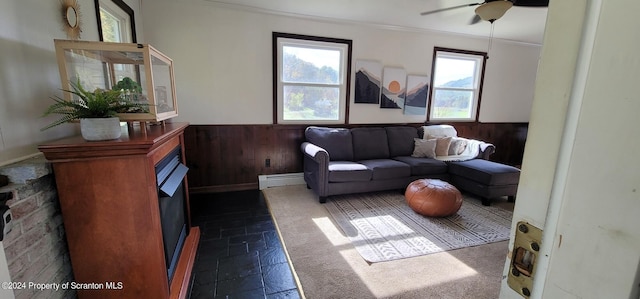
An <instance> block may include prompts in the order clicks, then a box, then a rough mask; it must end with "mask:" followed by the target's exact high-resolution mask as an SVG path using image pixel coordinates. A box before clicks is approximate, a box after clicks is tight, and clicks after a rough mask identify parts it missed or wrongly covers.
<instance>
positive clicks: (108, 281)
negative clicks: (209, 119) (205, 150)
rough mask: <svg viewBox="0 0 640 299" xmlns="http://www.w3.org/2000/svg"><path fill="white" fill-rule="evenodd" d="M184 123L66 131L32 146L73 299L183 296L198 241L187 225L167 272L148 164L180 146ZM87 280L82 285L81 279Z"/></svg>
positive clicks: (197, 233)
mask: <svg viewBox="0 0 640 299" xmlns="http://www.w3.org/2000/svg"><path fill="white" fill-rule="evenodd" d="M187 126H188V124H187V123H167V124H164V125H158V126H148V127H147V128H146V129H144V128H143V129H144V130H141V129H140V128H139V127H133V128H129V129H128V130H126V128H124V130H125V132H123V135H122V137H121V138H119V139H116V140H112V141H99V142H88V141H85V140H83V139H82V138H81V137H79V136H78V137H71V138H66V139H62V140H58V141H54V142H51V143H47V144H43V145H40V146H39V149H40V151H42V152H43V153H44V155H45V157H46V158H47V159H48V160H49V161H51V162H52V164H53V170H54V174H55V179H56V185H57V188H58V196H59V200H60V207H61V210H62V217H63V222H64V227H65V234H66V238H67V242H68V245H69V254H70V257H71V265H72V268H73V274H74V281H73V282H74V283H76V286H77V287H81V286H82V287H83V286H91V287H93V288H94V289H90V290H82V289H78V291H77V293H78V297H79V298H186V297H187V296H188V289H189V283H190V280H191V279H190V278H191V271H192V269H193V263H194V261H195V255H196V250H197V248H198V242H199V239H200V230H199V228H198V227H192V226H191V213H190V209H189V192H187V191H186V190H188V189H187V188H188V184H187V179H186V177H185V179H184V182H183V183H184V186H185V202H186V216H187V217H186V222H187V230H188V233H189V234H188V236H187V239H186V240H185V244H184V246H183V248H182V251H181V254H180V257H179V260H178V265H177V267H176V272H175V274H174V276H173V278H172V279H171V280H169V278H168V275H167V267H166V263H165V257H164V247H163V239H162V238H163V237H162V229H161V222H160V215H159V214H160V208H159V202H158V190H157V182H156V175H155V165H156V164H157V163H158V162H159V161H160V160H162V158H164V157H165V156H166V155H168V154H169V153H170V152H171V151H172V150H174V149H175V148H177V147H179V148H180V150H181V151H182V163H185V161H184V159H185V158H184V157H185V155H184V130H185V128H186V127H187ZM83 284H86V285H83Z"/></svg>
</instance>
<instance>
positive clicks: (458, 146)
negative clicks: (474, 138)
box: [449, 137, 467, 156]
mask: <svg viewBox="0 0 640 299" xmlns="http://www.w3.org/2000/svg"><path fill="white" fill-rule="evenodd" d="M465 149H467V140H466V139H464V138H460V137H453V138H452V139H451V145H449V156H453V155H460V154H462V153H463V152H464V150H465Z"/></svg>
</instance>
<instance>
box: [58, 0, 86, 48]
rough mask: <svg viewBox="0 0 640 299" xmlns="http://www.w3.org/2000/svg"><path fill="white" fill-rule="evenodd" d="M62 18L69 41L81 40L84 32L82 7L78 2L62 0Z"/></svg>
mask: <svg viewBox="0 0 640 299" xmlns="http://www.w3.org/2000/svg"><path fill="white" fill-rule="evenodd" d="M60 3H61V4H62V7H61V8H62V18H63V19H64V20H63V23H64V30H65V32H66V33H67V37H68V38H69V39H79V38H80V33H81V32H82V29H81V26H82V19H81V14H80V6H79V5H78V1H77V0H62V1H60Z"/></svg>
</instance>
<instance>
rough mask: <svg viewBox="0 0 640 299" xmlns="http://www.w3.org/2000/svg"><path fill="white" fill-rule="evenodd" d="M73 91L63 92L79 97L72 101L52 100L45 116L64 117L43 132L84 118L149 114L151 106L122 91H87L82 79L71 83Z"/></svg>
mask: <svg viewBox="0 0 640 299" xmlns="http://www.w3.org/2000/svg"><path fill="white" fill-rule="evenodd" d="M71 87H72V89H73V90H63V91H64V92H68V93H71V94H74V95H76V96H77V98H74V99H73V100H71V101H67V100H65V99H63V98H61V97H58V96H54V97H52V98H51V99H52V100H53V101H55V103H54V104H52V105H51V106H49V107H48V108H47V110H45V112H44V114H43V116H48V115H51V114H59V115H62V117H61V118H60V119H58V120H56V121H54V122H52V123H51V124H49V125H47V126H46V127H44V128H42V129H41V130H46V129H50V128H52V127H55V126H58V125H61V124H63V123H67V122H72V121H76V120H79V119H82V118H108V117H114V116H116V115H117V114H118V113H126V112H147V111H148V109H147V108H148V106H149V104H147V103H138V102H134V101H131V100H130V99H128V98H126V97H124V96H123V93H122V91H120V90H103V89H96V90H95V91H93V92H91V91H87V90H85V89H84V88H83V87H82V85H81V84H80V79H78V81H77V82H76V83H71Z"/></svg>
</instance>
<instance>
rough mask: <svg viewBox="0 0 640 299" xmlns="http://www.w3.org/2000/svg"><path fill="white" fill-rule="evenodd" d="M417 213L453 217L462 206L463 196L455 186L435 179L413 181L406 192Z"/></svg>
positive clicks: (406, 196) (408, 200)
mask: <svg viewBox="0 0 640 299" xmlns="http://www.w3.org/2000/svg"><path fill="white" fill-rule="evenodd" d="M404 197H405V198H406V199H407V204H408V205H409V207H411V209H413V210H414V211H415V212H416V213H418V214H421V215H424V216H430V217H445V216H449V215H453V214H455V213H456V212H458V210H459V209H460V207H461V206H462V194H460V191H458V189H456V187H454V186H453V185H451V184H449V183H447V182H444V181H441V180H434V179H421V180H417V181H413V182H412V183H411V184H409V186H407V190H406V191H405V192H404Z"/></svg>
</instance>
